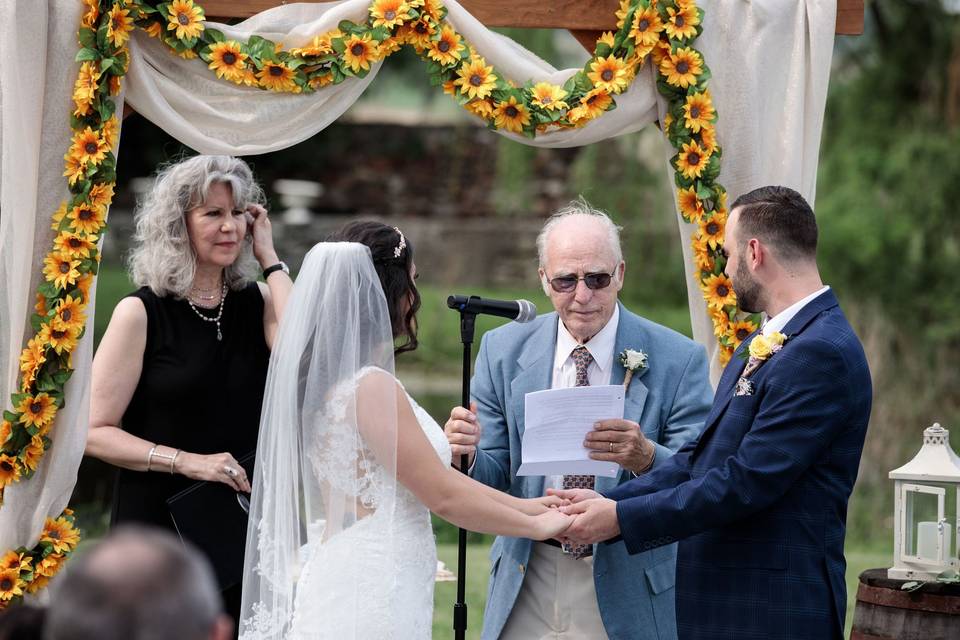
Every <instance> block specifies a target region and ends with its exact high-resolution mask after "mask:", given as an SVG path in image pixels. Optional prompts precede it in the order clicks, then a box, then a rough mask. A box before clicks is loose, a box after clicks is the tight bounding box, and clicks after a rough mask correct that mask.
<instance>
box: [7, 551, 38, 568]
mask: <svg viewBox="0 0 960 640" xmlns="http://www.w3.org/2000/svg"><path fill="white" fill-rule="evenodd" d="M32 564H33V563H32V562H31V561H30V558H28V557H26V556H25V555H24V554H22V553H17V552H16V551H7V552H6V553H5V554H3V555H2V556H0V571H10V570H11V569H12V570H16V571H17V572H18V573H23V572H25V571H29V570H30V567H31V565H32Z"/></svg>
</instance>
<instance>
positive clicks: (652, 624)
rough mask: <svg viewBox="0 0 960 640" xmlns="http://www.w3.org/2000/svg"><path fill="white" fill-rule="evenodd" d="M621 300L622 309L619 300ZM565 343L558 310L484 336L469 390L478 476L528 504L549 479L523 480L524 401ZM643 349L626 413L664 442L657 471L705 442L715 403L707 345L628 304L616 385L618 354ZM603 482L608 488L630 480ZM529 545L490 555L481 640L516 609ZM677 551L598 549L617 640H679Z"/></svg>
mask: <svg viewBox="0 0 960 640" xmlns="http://www.w3.org/2000/svg"><path fill="white" fill-rule="evenodd" d="M618 304H619V303H618ZM556 341H557V314H556V313H549V314H545V315H542V316H539V317H538V318H536V319H535V320H534V321H533V322H531V323H529V324H517V323H510V324H507V325H504V326H502V327H499V328H498V329H495V330H493V331H490V332H488V333H487V334H486V335H484V337H483V339H482V341H481V343H480V353H479V355H478V356H477V363H476V371H475V373H474V376H473V382H472V385H471V390H472V396H473V399H474V400H475V401H476V403H477V406H478V417H479V419H480V424H481V425H482V427H483V432H482V435H481V439H480V446H479V448H478V449H477V457H476V461H475V463H474V467H473V471H472V475H473V477H474V478H475V479H477V480H479V481H480V482H483V483H484V484H487V485H489V486H491V487H495V488H497V489H500V490H502V491H508V492H509V493H511V494H512V495H515V496H519V497H522V498H532V497H537V496H541V495H543V481H544V479H543V476H520V477H518V476H517V469H518V468H519V466H520V460H521V458H520V441H521V438H522V436H523V407H524V396H525V395H526V394H527V393H530V392H532V391H541V390H543V389H549V388H550V387H551V384H552V378H553V362H554V353H555V350H556ZM624 349H634V350H637V351H645V352H646V353H647V356H648V363H649V364H648V367H647V368H646V369H643V370H641V371H638V372H637V373H635V374H634V376H633V380H632V381H631V383H630V387H629V389H628V390H627V395H626V399H625V408H624V417H625V418H627V419H628V420H633V421H635V422H638V423H639V424H640V427H641V429H642V430H643V434H644V435H645V436H646V437H647V438H649V439H650V440H652V441H654V443H655V444H656V449H657V453H656V460H655V462H654V468H657V467H659V466H660V465H662V464H664V462H665V461H666V460H668V459H669V458H670V456H672V455H673V453H674V452H675V451H676V450H677V449H679V448H680V447H681V446H682V445H683V444H684V443H686V442H687V441H689V440H692V439H693V438H695V437H697V436H698V435H699V434H700V432H701V430H702V429H703V423H704V420H705V419H706V416H707V413H708V412H709V411H710V405H711V402H712V399H713V391H712V389H711V388H710V384H709V380H708V373H707V357H706V352H705V350H704V348H703V347H702V346H700V345H698V344H696V343H695V342H693V341H692V340H690V339H689V338H686V337H684V336H682V335H680V334H679V333H677V332H675V331H672V330H671V329H667V328H666V327H663V326H660V325H658V324H655V323H653V322H650V321H649V320H646V319H644V318H641V317H640V316H638V315H636V314H633V313H630V312H629V311H627V310H626V308H624V307H623V305H622V304H621V305H620V323H619V326H618V327H617V337H616V343H615V347H614V365H613V370H612V372H611V376H610V384H622V383H623V378H624V374H625V373H626V372H625V370H624V368H623V366H622V365H621V364H620V363H619V362H618V360H617V358H616V354H619V353H620V352H621V351H622V350H624ZM632 477H633V476H632V474H631V473H630V472H628V471H622V472H621V473H620V475H619V477H616V478H597V487H596V488H597V491H600V492H605V491H609V490H611V489H613V488H614V487H615V486H616V485H618V484H621V483H624V482H627V481H628V480H630V479H632ZM532 545H533V542H532V541H531V540H528V539H525V538H506V537H498V538H497V539H496V541H495V542H494V544H493V547H492V548H491V550H490V585H489V590H488V595H487V606H486V610H485V611H484V621H483V634H482V638H483V640H495V639H496V638H498V637H499V636H500V633H501V631H502V630H503V626H504V624H505V623H506V621H507V617H508V616H509V615H510V611H511V609H513V606H514V602H516V599H517V594H519V593H520V587H521V585H522V583H523V578H524V574H525V571H526V567H527V562H528V561H529V558H530V549H531V546H532ZM676 556H677V554H676V545H675V544H672V545H668V546H664V547H660V548H657V549H652V550H650V551H647V552H644V553H640V554H636V555H630V554H629V553H627V550H626V548H625V547H624V544H623V542H617V543H614V544H601V545H597V546H595V547H594V564H593V576H594V585H595V587H596V593H597V600H598V602H599V604H600V616H601V618H602V619H603V624H604V627H605V628H606V631H607V635H608V636H609V637H610V638H611V640H620V639H624V640H626V639H628V638H629V639H635V638H643V639H647V638H650V639H654V638H655V639H658V640H674V639H675V638H676V637H677V626H676V616H675V609H674V580H675V573H676Z"/></svg>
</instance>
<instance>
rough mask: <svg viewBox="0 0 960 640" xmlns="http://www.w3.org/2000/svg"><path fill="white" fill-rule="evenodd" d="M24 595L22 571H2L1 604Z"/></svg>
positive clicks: (0, 572)
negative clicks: (21, 578)
mask: <svg viewBox="0 0 960 640" xmlns="http://www.w3.org/2000/svg"><path fill="white" fill-rule="evenodd" d="M0 482H2V480H0ZM22 595H23V582H22V581H21V580H20V570H19V569H16V570H14V569H4V570H3V571H0V602H10V601H11V600H13V599H14V598H16V597H17V596H22Z"/></svg>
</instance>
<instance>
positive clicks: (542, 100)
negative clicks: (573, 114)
mask: <svg viewBox="0 0 960 640" xmlns="http://www.w3.org/2000/svg"><path fill="white" fill-rule="evenodd" d="M530 93H531V94H532V102H533V104H535V105H537V106H538V107H540V108H541V109H546V110H548V111H554V110H557V109H566V108H567V103H566V102H564V101H563V99H564V98H566V97H567V92H566V91H564V90H563V88H562V87H559V86H557V85H555V84H550V83H549V82H538V83H537V84H535V85H533V89H531V90H530Z"/></svg>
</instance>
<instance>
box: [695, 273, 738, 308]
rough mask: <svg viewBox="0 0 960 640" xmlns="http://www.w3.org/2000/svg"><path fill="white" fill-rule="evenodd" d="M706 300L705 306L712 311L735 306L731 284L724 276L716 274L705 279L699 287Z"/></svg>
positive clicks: (735, 297)
mask: <svg viewBox="0 0 960 640" xmlns="http://www.w3.org/2000/svg"><path fill="white" fill-rule="evenodd" d="M700 288H702V289H703V292H704V295H705V297H706V299H707V306H709V307H713V308H714V309H723V308H724V307H728V306H731V305H735V304H737V296H736V295H734V293H733V283H732V282H730V278H728V277H727V276H726V274H723V273H718V274H714V275H711V276H709V277H707V279H706V280H704V281H703V283H702V284H701V285H700Z"/></svg>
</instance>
